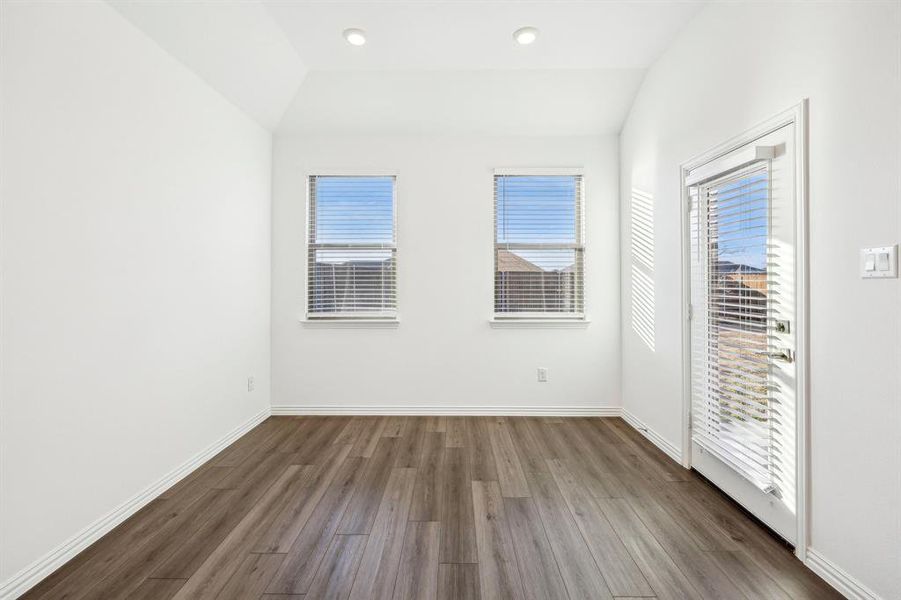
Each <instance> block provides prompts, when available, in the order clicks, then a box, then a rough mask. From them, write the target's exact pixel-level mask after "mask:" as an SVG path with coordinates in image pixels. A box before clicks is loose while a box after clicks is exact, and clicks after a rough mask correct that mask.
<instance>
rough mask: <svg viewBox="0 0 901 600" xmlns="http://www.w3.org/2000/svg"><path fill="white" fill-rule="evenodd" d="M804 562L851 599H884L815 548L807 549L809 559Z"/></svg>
mask: <svg viewBox="0 0 901 600" xmlns="http://www.w3.org/2000/svg"><path fill="white" fill-rule="evenodd" d="M804 564H805V565H807V568H809V569H810V570H811V571H813V572H814V573H816V574H817V575H819V576H820V577H822V578H823V580H824V581H825V582H826V583H828V584H829V585H831V586H832V587H834V588H835V589H836V590H838V591H839V593H841V594H842V595H843V596H844V597H845V598H848V599H849V600H882V599H881V598H880V596H878V595H877V594H876V592H874V591H873V590H871V589H869V588H868V587H867V586H865V585H864V584H862V583H861V582H859V581H857V580H856V579H855V578H854V577H852V576H851V575H849V574H848V573H847V572H846V571H844V570H843V569H842V568H841V567H839V566H838V565H836V564H835V563H833V562H832V561H830V560H829V559H828V558H826V557H825V556H823V555H822V554H820V553H819V552H817V551H816V550H814V549H813V548H808V549H807V559H806V560H805V561H804Z"/></svg>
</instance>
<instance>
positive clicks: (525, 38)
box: [513, 27, 538, 46]
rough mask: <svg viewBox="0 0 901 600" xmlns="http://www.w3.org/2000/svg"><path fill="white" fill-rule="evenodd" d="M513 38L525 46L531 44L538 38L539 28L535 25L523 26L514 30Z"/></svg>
mask: <svg viewBox="0 0 901 600" xmlns="http://www.w3.org/2000/svg"><path fill="white" fill-rule="evenodd" d="M513 39H514V40H516V43H518V44H522V45H523V46H525V45H527V44H531V43H532V42H534V41H535V40H537V39H538V30H537V29H535V28H534V27H521V28H519V29H517V30H516V31H514V32H513Z"/></svg>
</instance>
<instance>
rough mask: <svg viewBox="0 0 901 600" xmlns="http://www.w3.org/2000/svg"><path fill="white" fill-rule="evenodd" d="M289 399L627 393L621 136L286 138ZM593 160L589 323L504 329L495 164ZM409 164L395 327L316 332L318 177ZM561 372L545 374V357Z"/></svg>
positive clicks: (278, 207)
mask: <svg viewBox="0 0 901 600" xmlns="http://www.w3.org/2000/svg"><path fill="white" fill-rule="evenodd" d="M274 161H275V168H274V180H273V185H274V200H273V255H272V267H273V281H272V282H273V286H272V382H273V388H272V398H273V404H274V405H276V406H279V405H296V406H304V407H310V406H329V407H335V408H340V407H347V406H348V405H359V406H364V405H365V406H368V407H373V408H378V407H385V406H391V407H404V409H405V410H414V409H416V408H421V407H432V408H438V409H441V410H453V409H454V408H459V407H480V408H485V409H490V408H495V407H496V408H504V409H506V410H513V409H517V408H525V409H529V408H532V409H534V408H538V407H559V408H562V407H567V408H583V409H584V408H594V407H611V406H618V405H619V292H618V289H619V259H618V248H619V233H618V227H619V216H618V214H619V213H618V200H617V171H616V161H617V149H616V140H615V138H613V137H543V138H526V137H488V136H482V137H469V136H405V137H379V136H376V137H352V136H325V135H321V136H310V137H287V138H281V137H277V138H276V144H275V157H274ZM509 166H513V167H565V166H582V167H584V168H585V183H586V194H587V195H586V204H587V223H586V226H587V232H588V236H589V238H590V243H589V245H588V247H587V249H586V260H585V262H586V310H587V312H588V316H589V318H590V319H591V321H592V322H591V324H590V325H589V326H588V327H587V328H586V329H572V330H564V329H551V330H497V329H491V328H490V327H489V324H488V320H489V318H490V317H491V315H492V308H493V305H492V302H493V296H492V289H493V254H492V252H493V232H492V227H493V210H494V209H493V192H492V190H493V178H492V174H493V169H494V168H495V167H509ZM335 169H340V170H348V169H350V170H363V171H365V170H366V169H377V170H393V171H396V172H397V174H398V179H397V203H398V214H397V222H398V273H399V275H398V277H399V282H398V295H399V299H398V310H399V315H400V326H399V327H398V328H397V329H395V330H378V331H376V330H359V329H354V330H335V329H314V328H311V327H309V326H304V325H302V324H301V323H300V320H299V319H300V318H301V317H302V316H303V314H304V297H305V296H304V290H305V272H306V266H305V257H306V251H305V246H304V244H305V218H306V196H307V191H306V176H307V175H308V174H310V173H314V174H315V173H326V172H329V171H332V172H334V170H335ZM537 367H547V368H549V370H550V371H549V373H550V377H549V379H550V381H549V383H546V384H540V383H537V381H536V368H537Z"/></svg>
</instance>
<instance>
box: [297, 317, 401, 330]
mask: <svg viewBox="0 0 901 600" xmlns="http://www.w3.org/2000/svg"><path fill="white" fill-rule="evenodd" d="M300 324H301V325H303V326H304V327H306V328H309V329H397V328H398V326H399V325H400V321H398V320H397V319H301V320H300Z"/></svg>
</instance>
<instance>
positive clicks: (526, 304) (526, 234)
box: [494, 174, 584, 319]
mask: <svg viewBox="0 0 901 600" xmlns="http://www.w3.org/2000/svg"><path fill="white" fill-rule="evenodd" d="M494 208H495V211H494V221H495V239H494V241H495V244H494V313H495V318H497V319H504V318H581V317H582V316H583V310H584V309H583V288H584V285H583V270H584V269H583V261H584V258H583V253H584V241H583V240H584V236H583V232H582V213H583V211H582V176H581V175H579V174H565V175H558V174H540V175H522V174H495V176H494Z"/></svg>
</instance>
